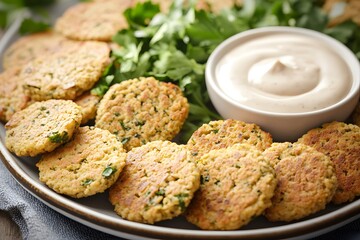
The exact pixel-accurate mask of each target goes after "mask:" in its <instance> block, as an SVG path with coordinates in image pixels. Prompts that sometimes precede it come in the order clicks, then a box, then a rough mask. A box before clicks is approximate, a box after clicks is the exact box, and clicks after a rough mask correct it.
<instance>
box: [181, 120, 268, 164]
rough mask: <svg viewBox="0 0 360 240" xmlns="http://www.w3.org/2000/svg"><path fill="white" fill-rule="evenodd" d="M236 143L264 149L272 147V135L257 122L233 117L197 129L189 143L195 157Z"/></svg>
mask: <svg viewBox="0 0 360 240" xmlns="http://www.w3.org/2000/svg"><path fill="white" fill-rule="evenodd" d="M236 143H249V144H252V145H254V146H256V147H257V148H258V149H259V150H261V151H263V150H265V149H266V148H268V147H270V145H271V143H272V137H271V135H270V134H269V133H267V132H264V131H263V130H261V129H260V127H259V126H258V125H256V124H252V123H245V122H242V121H237V120H233V119H227V120H218V121H211V122H209V123H207V124H204V125H202V126H201V127H200V128H199V129H197V130H196V131H195V132H194V133H193V134H192V136H191V138H190V139H189V141H188V143H187V145H188V147H189V149H190V151H191V154H192V155H193V156H194V157H195V158H199V157H201V156H202V155H203V154H205V153H207V152H209V151H210V150H212V149H221V148H227V147H230V146H232V145H234V144H236Z"/></svg>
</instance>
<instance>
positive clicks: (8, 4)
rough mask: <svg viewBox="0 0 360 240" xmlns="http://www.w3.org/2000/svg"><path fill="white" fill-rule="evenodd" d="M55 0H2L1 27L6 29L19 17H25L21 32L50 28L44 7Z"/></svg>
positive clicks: (40, 30)
mask: <svg viewBox="0 0 360 240" xmlns="http://www.w3.org/2000/svg"><path fill="white" fill-rule="evenodd" d="M54 2H55V0H0V29H6V28H7V27H9V25H10V24H11V23H12V22H13V21H14V20H15V19H16V18H19V17H23V16H26V17H24V18H23V20H22V22H21V26H20V28H19V33H20V34H22V35H23V34H29V33H36V32H42V31H45V30H48V29H49V28H50V26H51V25H50V21H49V19H48V16H47V11H46V10H45V8H44V7H46V6H49V5H51V4H53V3H54Z"/></svg>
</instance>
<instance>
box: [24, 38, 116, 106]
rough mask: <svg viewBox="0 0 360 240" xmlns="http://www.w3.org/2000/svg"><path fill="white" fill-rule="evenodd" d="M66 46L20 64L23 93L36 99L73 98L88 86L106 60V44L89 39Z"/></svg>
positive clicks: (100, 71)
mask: <svg viewBox="0 0 360 240" xmlns="http://www.w3.org/2000/svg"><path fill="white" fill-rule="evenodd" d="M75 47H76V48H75ZM70 48H71V49H69V50H64V51H61V52H60V53H57V54H54V55H51V56H43V57H41V58H37V59H35V60H34V61H32V62H30V63H29V64H27V65H26V66H24V68H23V71H22V75H21V77H22V78H23V79H24V81H25V84H24V88H25V93H26V94H27V95H29V96H31V98H32V99H34V100H39V101H41V100H48V99H68V100H73V99H75V98H76V97H78V96H80V95H81V94H82V93H83V92H85V91H87V90H89V89H90V88H92V86H93V85H94V84H95V83H96V82H97V81H98V80H99V78H100V77H101V75H102V73H103V70H104V69H105V67H106V66H107V64H108V63H109V60H110V59H109V53H110V49H109V47H108V45H107V44H106V43H102V42H90V41H89V42H78V43H74V44H72V45H71V46H70Z"/></svg>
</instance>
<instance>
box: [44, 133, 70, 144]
mask: <svg viewBox="0 0 360 240" xmlns="http://www.w3.org/2000/svg"><path fill="white" fill-rule="evenodd" d="M47 137H48V138H49V140H50V142H52V143H64V142H67V141H68V139H69V135H68V133H67V132H63V133H62V134H60V133H59V132H52V133H50V134H49V135H48V136H47Z"/></svg>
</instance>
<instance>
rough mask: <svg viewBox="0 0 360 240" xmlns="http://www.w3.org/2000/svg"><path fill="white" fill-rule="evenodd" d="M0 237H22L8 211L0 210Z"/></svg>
mask: <svg viewBox="0 0 360 240" xmlns="http://www.w3.org/2000/svg"><path fill="white" fill-rule="evenodd" d="M0 239H2V240H20V239H22V237H21V233H20V229H19V227H18V226H17V225H16V223H15V222H14V221H12V220H11V217H10V215H9V214H8V213H6V212H4V211H0Z"/></svg>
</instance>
